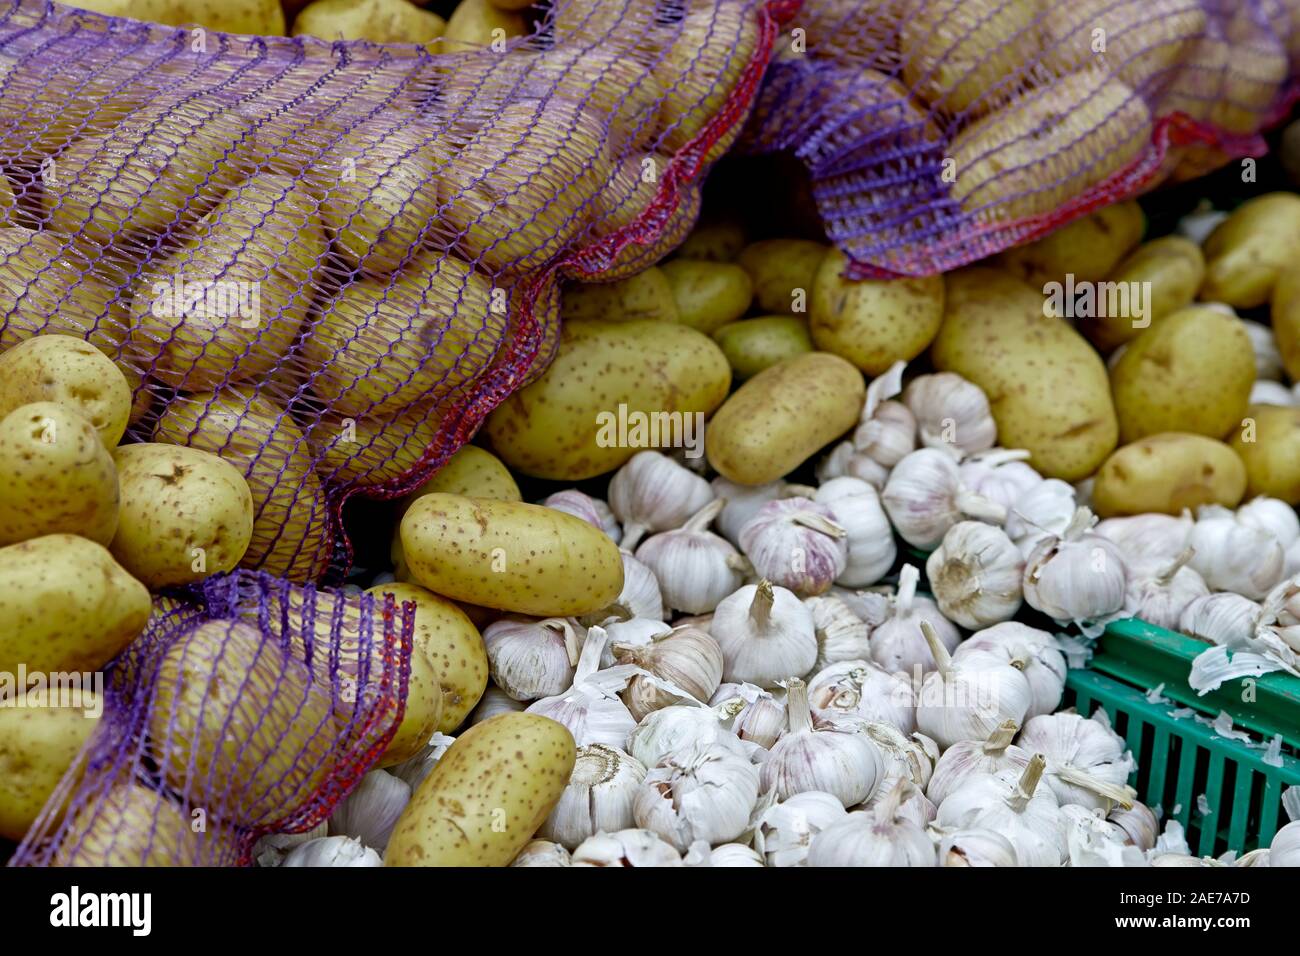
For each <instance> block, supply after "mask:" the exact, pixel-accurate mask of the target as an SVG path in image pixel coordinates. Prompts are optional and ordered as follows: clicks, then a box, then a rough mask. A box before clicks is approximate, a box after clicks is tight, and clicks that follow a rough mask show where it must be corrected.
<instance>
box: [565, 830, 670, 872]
mask: <svg viewBox="0 0 1300 956" xmlns="http://www.w3.org/2000/svg"><path fill="white" fill-rule="evenodd" d="M573 865H574V866H643V867H651V866H684V865H685V864H683V863H682V855H681V854H680V853H678V852H677V851H676V850H675V849H674V848H673V847H672V846H671V845H670V844H668V843H665V842H664V841H663V840H661V839H660V838H659V836H658V835H657V834H654V833H651V832H650V831H649V830H636V829H629V830H619V831H618V832H617V833H598V834H596V835H595V836H593V837H591V838H589V839H587V840H583V841H582V844H581V845H580V846H579V847H578V848H577V849H576V850H574V851H573Z"/></svg>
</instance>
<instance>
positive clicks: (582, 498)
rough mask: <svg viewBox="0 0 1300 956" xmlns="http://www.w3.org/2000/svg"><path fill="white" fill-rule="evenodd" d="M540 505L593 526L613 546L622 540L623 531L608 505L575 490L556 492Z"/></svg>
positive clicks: (568, 489)
mask: <svg viewBox="0 0 1300 956" xmlns="http://www.w3.org/2000/svg"><path fill="white" fill-rule="evenodd" d="M542 504H543V505H545V506H546V507H548V508H553V509H555V510H556V511H563V512H564V513H565V514H568V515H573V517H575V518H581V519H582V520H583V521H585V522H587V524H589V525H593V526H594V527H597V528H599V529H600V530H601V531H603V532H605V534H607V535H609V537H610V538H612V539H613V541H614V543H615V544H618V542H619V541H621V540H622V538H623V529H622V528H620V527H619V525H618V519H617V518H615V517H614V512H613V511H611V510H610V507H609V505H607V504H605V502H603V501H601V500H600V499H599V498H593V497H591V495H588V494H586V493H584V492H581V491H579V490H578V489H577V488H567V489H565V490H564V491H557V492H556V493H555V494H553V495H550V496H549V497H547V498H546V499H545V500H544V501H543V502H542Z"/></svg>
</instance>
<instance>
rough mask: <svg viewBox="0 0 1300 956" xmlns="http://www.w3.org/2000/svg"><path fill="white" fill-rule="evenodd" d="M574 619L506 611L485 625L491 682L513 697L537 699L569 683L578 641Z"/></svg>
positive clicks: (557, 691)
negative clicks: (538, 617)
mask: <svg viewBox="0 0 1300 956" xmlns="http://www.w3.org/2000/svg"><path fill="white" fill-rule="evenodd" d="M579 627H580V625H579V624H578V622H577V621H575V620H572V619H569V618H558V617H553V618H548V619H547V620H544V621H538V620H534V619H533V618H530V617H521V616H519V615H517V614H510V615H507V616H506V617H503V618H501V619H500V620H499V621H495V622H493V623H492V624H489V625H488V626H487V629H486V630H484V631H483V645H484V647H485V648H486V649H487V658H488V668H489V670H490V671H491V674H492V682H493V683H494V684H496V685H497V686H498V687H500V688H501V689H502V690H503V691H505V692H506V693H507V694H509V695H510V696H511V697H513V698H514V699H515V700H538V699H540V698H542V697H550V696H552V695H554V694H558V693H560V692H561V691H563V690H564V689H565V688H566V687H568V686H569V685H570V684H572V683H573V669H574V666H575V665H576V664H577V663H578V642H579V641H580V640H581V636H580V634H579Z"/></svg>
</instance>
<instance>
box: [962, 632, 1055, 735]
mask: <svg viewBox="0 0 1300 956" xmlns="http://www.w3.org/2000/svg"><path fill="white" fill-rule="evenodd" d="M952 659H953V661H954V662H955V663H962V662H963V661H967V660H970V661H971V662H972V663H976V664H977V665H978V664H979V663H999V664H1010V665H1011V666H1012V667H1014V668H1015V669H1016V670H1018V671H1020V672H1021V673H1022V674H1024V675H1025V679H1026V680H1027V681H1029V690H1030V692H1031V694H1032V695H1033V697H1032V700H1031V701H1030V704H1029V710H1027V711H1026V712H1025V719H1028V718H1030V717H1036V716H1038V715H1039V714H1050V713H1052V711H1054V710H1056V708H1057V707H1058V706H1060V703H1061V697H1062V695H1063V694H1064V693H1065V678H1066V671H1067V664H1066V660H1065V655H1064V654H1062V653H1061V651H1060V649H1059V648H1058V647H1057V646H1056V641H1055V640H1054V639H1053V637H1052V635H1051V634H1049V633H1048V632H1047V631H1042V630H1039V629H1038V628H1036V627H1028V626H1026V625H1024V624H1020V623H1019V622H1017V621H1006V622H1004V623H1002V624H995V625H994V626H993V627H988V628H985V629H984V630H982V631H977V632H975V633H974V634H972V635H971V636H970V637H969V638H967V639H966V640H964V641H962V642H961V643H960V644H959V645H957V649H956V650H955V651H953V654H952Z"/></svg>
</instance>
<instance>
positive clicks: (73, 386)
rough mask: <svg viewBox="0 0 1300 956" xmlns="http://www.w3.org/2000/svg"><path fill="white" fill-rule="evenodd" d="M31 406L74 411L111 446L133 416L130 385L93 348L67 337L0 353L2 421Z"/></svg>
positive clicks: (40, 337)
mask: <svg viewBox="0 0 1300 956" xmlns="http://www.w3.org/2000/svg"><path fill="white" fill-rule="evenodd" d="M32 402H54V403H55V404H57V405H63V406H65V407H67V408H70V409H72V410H73V411H74V412H76V413H77V414H78V415H80V416H81V417H82V418H84V419H85V420H86V421H88V422H90V424H91V425H92V426H93V427H94V429H95V430H96V431H97V432H99V437H100V439H101V441H103V443H104V447H105V448H112V447H113V446H115V445H116V444H117V443H118V442H119V441H121V440H122V434H123V432H125V431H126V424H127V420H128V419H129V418H130V417H131V404H132V402H131V386H130V385H129V384H127V380H126V377H125V376H124V375H123V374H122V372H121V371H120V370H119V369H118V367H117V366H116V365H114V364H113V363H112V362H111V361H109V359H107V358H106V357H105V356H104V354H103V353H102V352H100V351H99V350H98V349H96V348H95V347H94V346H93V345H90V344H89V343H87V342H84V341H82V340H81V339H77V338H73V337H71V336H67V335H38V336H36V337H34V338H30V339H28V340H27V341H26V342H22V343H21V344H19V345H15V346H14V347H13V348H11V349H9V351H7V352H5V353H3V354H0V418H2V417H4V416H5V415H8V414H9V413H10V412H12V411H13V410H14V409H15V408H17V407H18V406H20V405H28V404H31V403H32Z"/></svg>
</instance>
